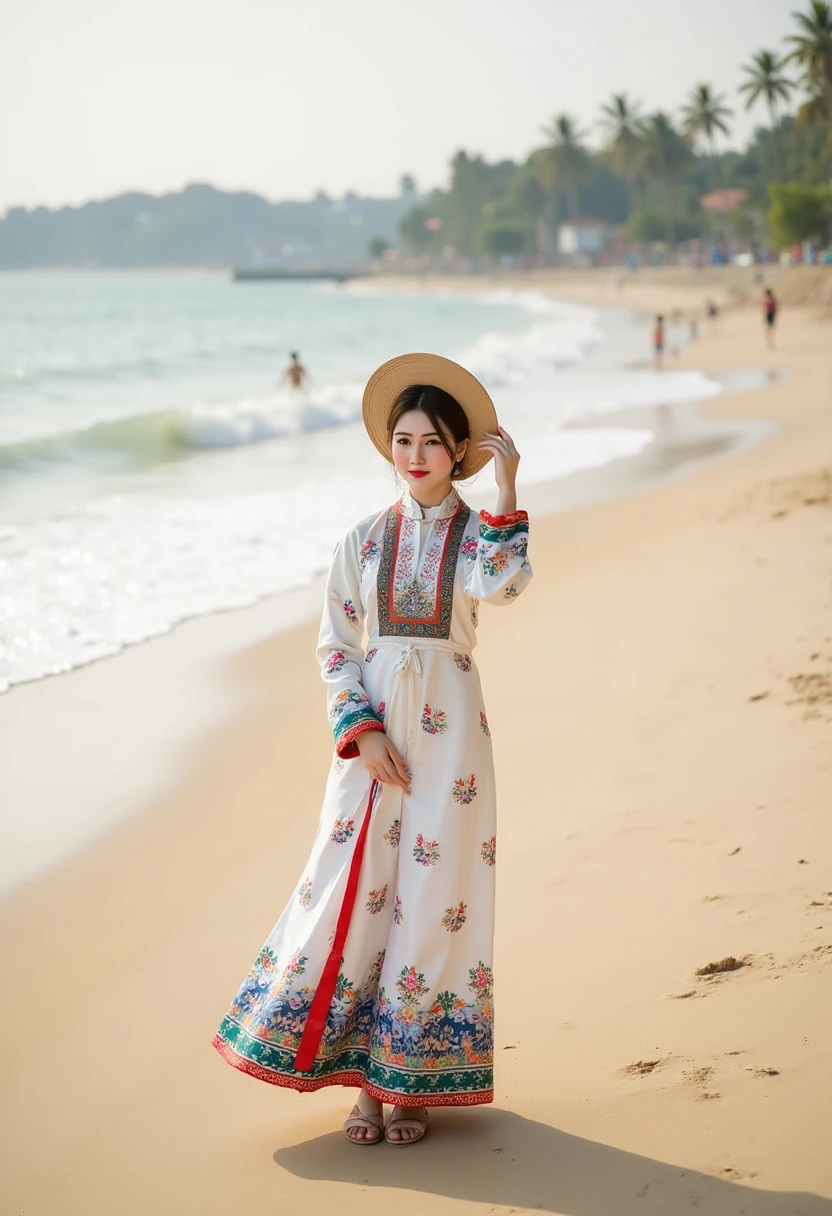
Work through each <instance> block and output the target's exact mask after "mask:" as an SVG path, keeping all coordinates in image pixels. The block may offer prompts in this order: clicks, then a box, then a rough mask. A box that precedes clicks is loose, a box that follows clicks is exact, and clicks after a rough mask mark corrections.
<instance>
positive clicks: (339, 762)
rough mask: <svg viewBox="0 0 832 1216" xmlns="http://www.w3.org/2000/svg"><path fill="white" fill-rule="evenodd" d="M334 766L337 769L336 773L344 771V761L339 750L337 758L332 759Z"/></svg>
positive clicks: (336, 754)
mask: <svg viewBox="0 0 832 1216" xmlns="http://www.w3.org/2000/svg"><path fill="white" fill-rule="evenodd" d="M332 767H333V768H334V769H335V771H336V773H342V772H343V771H344V761H343V760H342V759H341V757H340V756H339V755H338V753H337V752H336V753H335V759H334V760H333V761H332Z"/></svg>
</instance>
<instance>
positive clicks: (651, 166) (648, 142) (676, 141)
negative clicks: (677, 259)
mask: <svg viewBox="0 0 832 1216" xmlns="http://www.w3.org/2000/svg"><path fill="white" fill-rule="evenodd" d="M691 156H692V153H691V150H690V147H689V146H688V144H687V143H686V142H685V140H684V139H683V138H682V136H681V135H680V134H679V132H678V131H677V130H676V128H675V127H674V126H673V123H672V122H671V121H670V119H669V118H668V117H667V115H666V114H662V113H658V114H652V115H651V116H650V118H649V119H648V120H647V122H646V123H645V125H644V133H643V135H642V138H641V143H640V148H639V154H638V158H637V163H638V167H639V170H640V172H642V173H644V174H645V176H646V177H651V178H653V179H654V180H655V181H657V182H659V183H660V184H661V186H662V189H663V191H664V201H665V214H666V217H667V239H668V242H669V243H670V244H671V245H672V244H673V241H674V238H675V234H676V220H675V212H676V187H677V185H678V182H679V176H680V174H681V173H682V171H683V170H684V169H685V168H686V167H687V165H688V164H689V163H690V160H691Z"/></svg>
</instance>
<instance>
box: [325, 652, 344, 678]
mask: <svg viewBox="0 0 832 1216" xmlns="http://www.w3.org/2000/svg"><path fill="white" fill-rule="evenodd" d="M346 661H347V656H346V655H345V654H344V652H343V651H342V650H333V651H332V652H331V653H330V655H329V658H328V659H327V661H326V671H327V674H328V675H332V673H333V672H335V671H340V670H341V668H342V667H343V666H344V664H345V663H346Z"/></svg>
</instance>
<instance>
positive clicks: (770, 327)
mask: <svg viewBox="0 0 832 1216" xmlns="http://www.w3.org/2000/svg"><path fill="white" fill-rule="evenodd" d="M776 323H777V301H776V300H775V298H774V292H773V291H772V290H771V288H770V287H767V288H766V289H765V291H764V292H763V324H764V325H765V331H766V346H768V347H769V349H772V348H773V347H774V326H775V324H776Z"/></svg>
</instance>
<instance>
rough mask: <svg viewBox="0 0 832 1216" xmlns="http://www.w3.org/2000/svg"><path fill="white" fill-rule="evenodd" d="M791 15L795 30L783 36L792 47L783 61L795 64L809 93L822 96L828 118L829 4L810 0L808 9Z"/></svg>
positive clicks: (831, 78)
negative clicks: (785, 36)
mask: <svg viewBox="0 0 832 1216" xmlns="http://www.w3.org/2000/svg"><path fill="white" fill-rule="evenodd" d="M792 16H793V17H794V19H795V21H796V22H797V27H798V31H799V32H798V33H797V34H790V35H789V36H788V37H787V38H786V42H787V43H789V44H790V45H791V48H792V49H791V51H790V52H789V54H788V55H787V57H786V60H785V62H786V63H794V64H796V65H797V67H798V68H799V69H800V71H801V73H802V76H803V84H804V85H805V86H806V88H807V90H808V91H809V92H810V93H812V94H815V95H817V94H821V95H822V96H825V98H826V101H827V110H826V113H827V116H828V117H829V118H830V119H832V5H829V4H828V3H826V0H811V3H810V5H809V9H808V12H806V13H793V14H792Z"/></svg>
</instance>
